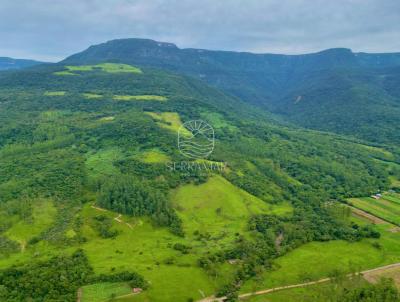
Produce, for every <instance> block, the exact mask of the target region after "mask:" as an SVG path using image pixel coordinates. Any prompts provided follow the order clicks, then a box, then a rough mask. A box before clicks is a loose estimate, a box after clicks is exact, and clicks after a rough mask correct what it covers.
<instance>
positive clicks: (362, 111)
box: [61, 39, 400, 143]
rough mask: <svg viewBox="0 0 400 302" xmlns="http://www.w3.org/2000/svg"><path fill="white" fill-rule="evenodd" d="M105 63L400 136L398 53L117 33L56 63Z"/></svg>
mask: <svg viewBox="0 0 400 302" xmlns="http://www.w3.org/2000/svg"><path fill="white" fill-rule="evenodd" d="M105 61H108V62H121V63H128V64H136V65H139V66H150V67H156V68H162V69H167V70H170V71H173V72H176V73H181V74H185V75H189V76H193V77H197V78H200V79H202V80H203V81H205V82H207V83H208V84H211V85H213V86H215V87H218V88H220V89H222V90H224V91H225V92H227V93H229V94H231V95H234V96H237V97H239V98H241V99H243V100H244V101H246V102H249V103H251V104H253V105H256V106H258V107H260V108H262V109H264V110H266V111H269V112H272V113H274V114H277V115H279V116H281V117H282V118H283V119H285V120H287V121H289V122H292V123H295V124H297V125H300V126H303V127H308V128H312V129H318V130H325V131H333V132H337V133H341V134H347V135H354V136H356V137H359V138H362V139H367V140H370V141H376V142H380V143H392V142H396V143H399V142H400V134H399V133H400V131H399V130H400V129H399V124H400V123H398V121H399V116H400V88H399V87H400V53H383V54H369V53H353V52H352V51H351V50H350V49H345V48H335V49H328V50H325V51H321V52H318V53H312V54H304V55H280V54H253V53H247V52H231V51H210V50H203V49H180V48H178V47H177V46H176V45H174V44H171V43H163V42H156V41H153V40H147V39H119V40H112V41H109V42H106V43H102V44H99V45H94V46H91V47H89V48H88V49H87V50H85V51H83V52H80V53H77V54H74V55H72V56H70V57H68V58H66V59H65V60H64V61H62V62H61V63H62V64H88V63H99V62H105Z"/></svg>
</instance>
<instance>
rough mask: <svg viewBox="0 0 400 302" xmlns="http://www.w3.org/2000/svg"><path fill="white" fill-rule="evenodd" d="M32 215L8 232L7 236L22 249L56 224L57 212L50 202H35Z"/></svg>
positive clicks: (43, 200)
mask: <svg viewBox="0 0 400 302" xmlns="http://www.w3.org/2000/svg"><path fill="white" fill-rule="evenodd" d="M31 206H32V214H31V215H29V216H26V217H25V218H23V219H21V220H20V221H18V222H17V223H15V224H14V225H13V226H12V227H11V228H10V229H8V230H7V232H6V235H7V236H8V237H9V238H10V239H12V240H15V241H17V242H19V243H20V244H21V249H22V250H23V249H25V245H26V244H27V242H28V241H29V240H31V239H32V238H34V237H35V236H38V235H40V233H41V232H43V231H45V230H46V229H48V228H49V227H50V226H51V225H52V224H53V222H54V219H55V216H56V213H57V210H56V208H55V207H54V205H53V202H52V201H50V200H46V199H42V200H34V202H33V204H32V205H31Z"/></svg>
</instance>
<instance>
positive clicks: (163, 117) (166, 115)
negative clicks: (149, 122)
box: [146, 112, 190, 135]
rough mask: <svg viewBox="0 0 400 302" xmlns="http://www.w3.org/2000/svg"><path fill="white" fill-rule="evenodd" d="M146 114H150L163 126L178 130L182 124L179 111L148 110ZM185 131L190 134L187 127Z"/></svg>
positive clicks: (174, 130)
mask: <svg viewBox="0 0 400 302" xmlns="http://www.w3.org/2000/svg"><path fill="white" fill-rule="evenodd" d="M146 114H148V115H150V116H151V117H152V118H153V119H154V120H155V121H156V122H157V125H159V126H160V127H161V128H165V129H168V130H171V131H173V132H178V131H179V128H180V127H181V126H182V121H181V118H180V116H179V114H178V113H177V112H146ZM183 131H184V133H185V134H187V135H190V132H189V131H187V130H186V129H183Z"/></svg>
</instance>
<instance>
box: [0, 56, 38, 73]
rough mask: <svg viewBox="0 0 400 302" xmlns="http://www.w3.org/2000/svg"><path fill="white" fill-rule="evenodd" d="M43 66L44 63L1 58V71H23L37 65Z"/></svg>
mask: <svg viewBox="0 0 400 302" xmlns="http://www.w3.org/2000/svg"><path fill="white" fill-rule="evenodd" d="M39 64H43V62H39V61H35V60H25V59H13V58H7V57H0V70H10V69H22V68H26V67H31V66H35V65H39Z"/></svg>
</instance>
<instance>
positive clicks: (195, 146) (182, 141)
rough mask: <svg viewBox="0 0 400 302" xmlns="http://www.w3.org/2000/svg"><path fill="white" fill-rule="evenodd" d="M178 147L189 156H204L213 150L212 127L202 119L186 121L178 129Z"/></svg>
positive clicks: (183, 153)
mask: <svg viewBox="0 0 400 302" xmlns="http://www.w3.org/2000/svg"><path fill="white" fill-rule="evenodd" d="M178 148H179V151H180V152H181V154H182V155H184V156H186V157H190V158H206V157H207V156H209V155H210V154H211V153H212V152H213V150H214V129H213V127H211V126H210V125H209V124H208V123H207V122H205V121H202V120H194V121H188V122H186V123H184V124H183V125H182V126H181V127H180V128H179V131H178Z"/></svg>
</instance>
